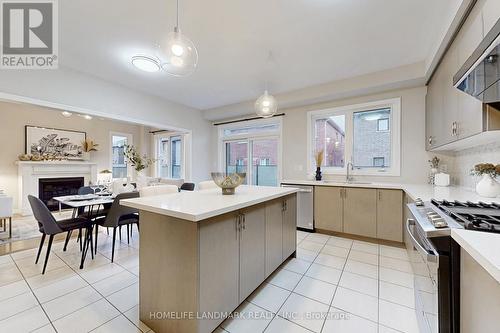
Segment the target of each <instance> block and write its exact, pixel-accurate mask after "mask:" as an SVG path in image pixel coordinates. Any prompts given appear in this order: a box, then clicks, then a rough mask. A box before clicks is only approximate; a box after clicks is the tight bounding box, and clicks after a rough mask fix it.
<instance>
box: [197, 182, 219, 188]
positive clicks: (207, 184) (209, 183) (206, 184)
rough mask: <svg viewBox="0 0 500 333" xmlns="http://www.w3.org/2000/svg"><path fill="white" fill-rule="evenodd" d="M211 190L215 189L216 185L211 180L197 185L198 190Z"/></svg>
mask: <svg viewBox="0 0 500 333" xmlns="http://www.w3.org/2000/svg"><path fill="white" fill-rule="evenodd" d="M212 188H217V184H215V182H214V181H213V180H205V181H203V182H199V183H198V190H209V189H212Z"/></svg>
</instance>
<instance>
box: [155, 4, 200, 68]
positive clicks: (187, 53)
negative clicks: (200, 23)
mask: <svg viewBox="0 0 500 333" xmlns="http://www.w3.org/2000/svg"><path fill="white" fill-rule="evenodd" d="M161 48H162V51H163V55H164V56H165V61H164V62H162V64H161V66H162V68H163V70H165V71H166V72H167V73H169V74H172V75H175V76H187V75H189V74H191V73H193V72H194V70H195V69H196V65H197V64H198V51H197V50H196V47H195V46H194V43H193V42H192V41H191V40H190V39H189V38H187V37H186V36H185V35H184V34H182V33H181V30H180V28H179V0H177V21H176V25H175V27H174V31H173V32H171V33H169V34H168V36H167V39H166V41H165V43H164V44H163V45H162V46H161Z"/></svg>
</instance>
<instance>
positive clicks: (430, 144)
mask: <svg viewBox="0 0 500 333" xmlns="http://www.w3.org/2000/svg"><path fill="white" fill-rule="evenodd" d="M433 141H434V140H433V139H432V135H429V146H432V144H433Z"/></svg>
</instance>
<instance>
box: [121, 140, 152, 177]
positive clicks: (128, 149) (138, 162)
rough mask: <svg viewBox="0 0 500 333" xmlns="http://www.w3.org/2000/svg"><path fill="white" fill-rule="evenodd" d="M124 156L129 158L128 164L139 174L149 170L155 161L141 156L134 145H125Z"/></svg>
mask: <svg viewBox="0 0 500 333" xmlns="http://www.w3.org/2000/svg"><path fill="white" fill-rule="evenodd" d="M123 154H124V155H125V157H126V158H127V164H129V165H130V166H132V167H133V168H134V169H135V171H137V172H141V171H142V170H144V169H146V168H149V166H151V164H153V163H154V159H152V158H148V157H147V156H146V155H142V156H141V154H139V152H138V151H137V148H136V147H135V146H133V145H125V151H124V152H123Z"/></svg>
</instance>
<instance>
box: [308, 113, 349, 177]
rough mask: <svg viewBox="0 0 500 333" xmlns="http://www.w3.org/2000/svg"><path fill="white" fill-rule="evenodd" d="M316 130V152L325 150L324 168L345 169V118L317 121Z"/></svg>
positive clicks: (328, 118)
mask: <svg viewBox="0 0 500 333" xmlns="http://www.w3.org/2000/svg"><path fill="white" fill-rule="evenodd" d="M314 128H315V131H314V141H315V142H314V147H315V149H314V151H316V152H318V151H321V150H323V154H324V158H323V166H325V167H341V168H343V167H344V163H345V116H344V115H342V116H331V117H326V118H319V119H316V121H315V126H314Z"/></svg>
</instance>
